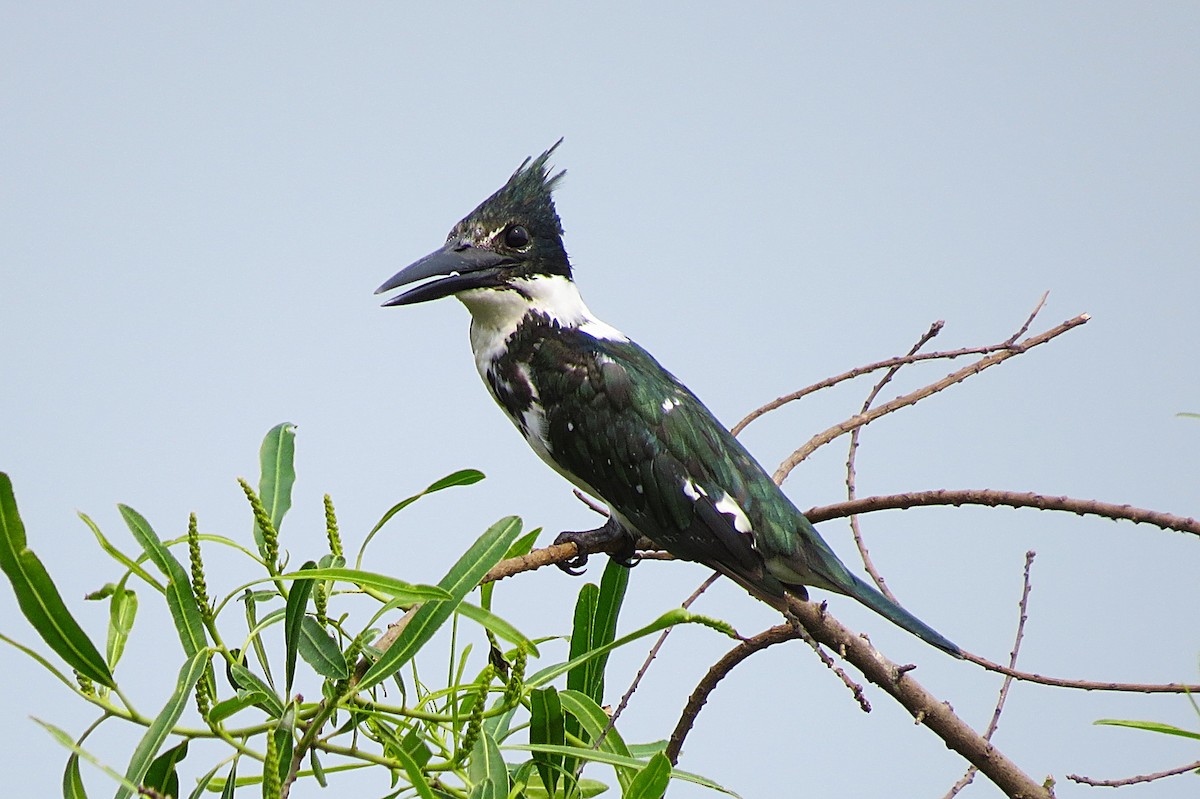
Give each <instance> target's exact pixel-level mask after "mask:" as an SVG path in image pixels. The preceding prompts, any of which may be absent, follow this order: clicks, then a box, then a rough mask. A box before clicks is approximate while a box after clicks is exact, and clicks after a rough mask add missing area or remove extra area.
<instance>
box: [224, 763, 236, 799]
mask: <svg viewBox="0 0 1200 799" xmlns="http://www.w3.org/2000/svg"><path fill="white" fill-rule="evenodd" d="M236 787H237V760H236V759H235V760H234V761H233V765H231V766H230V767H229V776H228V777H226V778H225V787H224V788H222V789H221V799H233V791H234V789H235V788H236Z"/></svg>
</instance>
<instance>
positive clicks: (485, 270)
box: [375, 241, 516, 306]
mask: <svg viewBox="0 0 1200 799" xmlns="http://www.w3.org/2000/svg"><path fill="white" fill-rule="evenodd" d="M513 263H516V262H515V261H514V260H513V259H511V258H508V257H506V256H503V255H499V254H497V253H494V252H491V251H490V250H483V249H480V248H478V247H472V246H470V245H468V244H463V243H462V242H458V241H452V242H448V243H447V244H446V246H445V247H442V248H441V249H440V250H435V251H434V252H431V253H429V255H426V256H425V257H424V258H422V259H421V260H419V261H416V262H415V263H411V264H409V265H408V266H406V267H404V268H403V269H401V270H400V271H399V272H397V273H396V274H394V275H392V276H391V277H390V278H388V280H387V282H385V283H384V284H383V285H382V286H380V287H379V288H377V289H375V293H376V294H382V293H383V292H385V291H391V290H392V289H395V288H399V287H401V286H407V285H408V284H409V283H416V282H417V281H418V280H424V279H425V278H427V277H441V276H443V275H444V276H445V277H441V279H440V280H431V281H430V282H428V283H422V284H421V285H419V286H417V287H416V288H414V289H409V290H408V291H406V292H404V293H403V294H400V295H398V296H396V297H392V298H391V299H390V300H388V301H387V302H385V303H383V304H384V305H385V306H388V305H411V304H412V303H414V302H426V301H427V300H437V299H441V298H442V297H449V296H450V295H451V294H457V293H458V292H460V291H466V290H467V289H474V288H481V287H483V286H493V285H498V284H499V283H498V281H497V280H496V276H497V275H498V274H499V273H500V270H501V269H502V268H503V267H505V266H509V265H511V264H513Z"/></svg>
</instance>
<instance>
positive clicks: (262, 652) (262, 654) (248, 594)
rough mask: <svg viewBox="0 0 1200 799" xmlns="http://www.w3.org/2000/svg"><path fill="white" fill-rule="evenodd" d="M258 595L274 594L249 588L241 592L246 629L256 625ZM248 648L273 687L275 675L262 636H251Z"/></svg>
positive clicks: (253, 627)
mask: <svg viewBox="0 0 1200 799" xmlns="http://www.w3.org/2000/svg"><path fill="white" fill-rule="evenodd" d="M259 596H267V597H270V598H274V596H275V595H274V594H259V593H256V592H253V591H251V590H250V589H249V588H247V589H246V590H245V592H244V593H243V594H242V601H243V603H244V604H245V606H246V629H248V630H254V629H256V628H257V627H258V597H259ZM269 615H270V614H268V616H269ZM250 648H251V649H253V650H254V656H255V657H256V658H258V665H260V666H262V670H263V673H264V674H266V675H267V683H268V684H269V685H270V686H271V687H272V689H274V687H275V677H274V676H273V675H272V674H271V661H270V660H268V659H267V648H266V647H265V646H263V642H262V636H259V635H255V636H254V637H253V638H251V639H250Z"/></svg>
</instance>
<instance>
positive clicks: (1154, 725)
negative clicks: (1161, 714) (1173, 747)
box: [1096, 719, 1200, 741]
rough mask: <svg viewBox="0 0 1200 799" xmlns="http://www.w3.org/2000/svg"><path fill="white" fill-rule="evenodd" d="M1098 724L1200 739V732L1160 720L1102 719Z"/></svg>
mask: <svg viewBox="0 0 1200 799" xmlns="http://www.w3.org/2000/svg"><path fill="white" fill-rule="evenodd" d="M1096 724H1107V725H1109V726H1112V727H1131V728H1133V729H1135V730H1149V731H1150V732H1160V733H1162V734H1163V735H1178V736H1179V737H1181V738H1191V739H1193V740H1197V741H1200V732H1192V731H1191V730H1185V729H1183V728H1182V727H1175V726H1173V725H1171V724H1163V723H1162V722H1158V721H1131V720H1126V719H1100V720H1099V721H1097V722H1096Z"/></svg>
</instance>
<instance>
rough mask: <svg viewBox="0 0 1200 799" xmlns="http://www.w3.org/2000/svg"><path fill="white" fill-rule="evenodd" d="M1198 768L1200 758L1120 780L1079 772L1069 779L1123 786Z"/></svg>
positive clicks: (1098, 785)
mask: <svg viewBox="0 0 1200 799" xmlns="http://www.w3.org/2000/svg"><path fill="white" fill-rule="evenodd" d="M1197 770H1200V760H1197V761H1196V762H1195V763H1188V764H1186V765H1183V766H1176V767H1175V768H1169V769H1167V770H1165V771H1156V772H1154V773H1153V774H1139V775H1137V776H1136V777H1125V778H1124V779H1119V780H1094V779H1092V778H1091V777H1084V776H1082V775H1079V774H1068V775H1067V779H1069V780H1071V781H1073V782H1078V783H1082V784H1084V785H1092V786H1094V787H1097V788H1121V787H1123V786H1126V785H1136V784H1137V783H1139V782H1154V781H1155V780H1161V779H1162V778H1164V777H1174V776H1176V775H1178V774H1187V773H1188V772H1189V771H1197Z"/></svg>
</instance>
